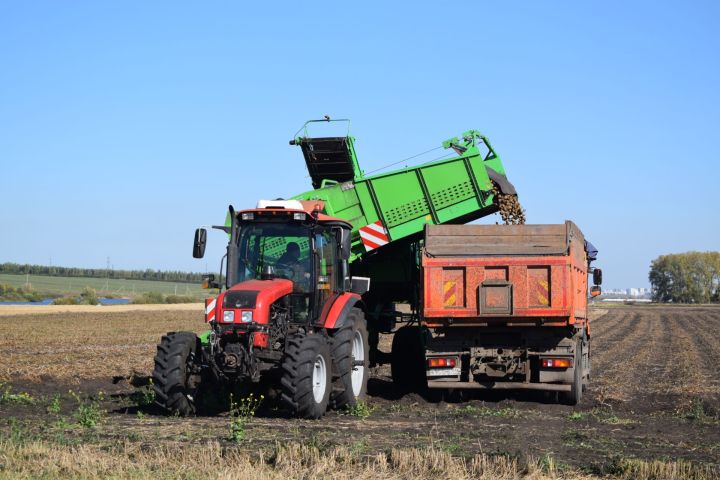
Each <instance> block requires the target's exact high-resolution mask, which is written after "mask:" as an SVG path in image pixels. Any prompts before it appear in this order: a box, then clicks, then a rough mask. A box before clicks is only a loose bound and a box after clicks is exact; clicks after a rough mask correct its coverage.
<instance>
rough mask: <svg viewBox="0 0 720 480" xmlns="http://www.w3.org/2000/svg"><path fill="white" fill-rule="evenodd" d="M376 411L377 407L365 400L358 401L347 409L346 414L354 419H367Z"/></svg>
mask: <svg viewBox="0 0 720 480" xmlns="http://www.w3.org/2000/svg"><path fill="white" fill-rule="evenodd" d="M374 411H375V407H373V406H371V405H370V404H368V403H367V402H365V401H363V400H358V401H357V402H356V403H355V405H348V406H346V407H345V413H346V414H347V415H351V416H353V417H358V418H367V417H369V416H370V415H372V413H373V412H374Z"/></svg>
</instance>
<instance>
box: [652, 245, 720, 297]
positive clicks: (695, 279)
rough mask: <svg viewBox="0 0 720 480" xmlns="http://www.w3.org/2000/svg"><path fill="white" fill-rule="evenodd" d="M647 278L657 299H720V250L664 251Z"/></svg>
mask: <svg viewBox="0 0 720 480" xmlns="http://www.w3.org/2000/svg"><path fill="white" fill-rule="evenodd" d="M648 278H649V280H650V283H651V285H652V288H653V300H654V301H656V302H672V303H710V302H720V252H687V253H675V254H670V255H661V256H659V257H658V258H656V259H655V260H653V261H652V263H651V264H650V273H649V275H648Z"/></svg>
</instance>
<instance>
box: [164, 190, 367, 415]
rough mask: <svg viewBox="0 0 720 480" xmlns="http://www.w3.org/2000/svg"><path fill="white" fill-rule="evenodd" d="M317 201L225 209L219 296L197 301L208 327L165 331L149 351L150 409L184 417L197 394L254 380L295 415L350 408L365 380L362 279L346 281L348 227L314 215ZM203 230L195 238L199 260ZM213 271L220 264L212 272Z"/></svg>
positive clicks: (360, 394) (199, 400)
mask: <svg viewBox="0 0 720 480" xmlns="http://www.w3.org/2000/svg"><path fill="white" fill-rule="evenodd" d="M321 210H322V204H321V202H320V203H318V202H306V201H297V200H289V201H284V200H283V201H279V200H278V201H261V202H259V203H258V206H257V208H255V209H252V210H242V211H240V212H235V211H234V210H233V208H232V207H230V213H229V218H230V222H229V226H223V227H213V228H218V229H221V230H224V231H225V232H226V233H227V234H229V237H230V240H229V243H228V246H227V255H226V268H225V279H224V280H225V281H224V287H225V290H224V291H222V286H220V282H217V283H216V282H215V278H214V277H212V276H210V277H209V278H208V284H209V286H210V287H213V288H219V289H220V291H221V293H220V294H219V295H218V296H217V298H215V299H211V300H207V301H206V312H205V319H206V321H207V322H208V324H209V326H210V330H209V331H208V332H206V333H205V334H203V335H200V336H197V335H195V334H194V333H191V332H177V333H176V332H171V333H168V334H167V335H165V336H164V337H163V338H162V340H161V342H160V344H159V345H158V347H157V355H156V356H155V369H154V371H153V381H154V388H155V396H156V402H157V403H158V404H159V405H160V406H162V407H164V408H165V409H167V410H168V411H169V412H171V413H176V414H180V415H190V414H193V413H195V412H196V410H197V408H198V406H199V405H200V404H201V403H202V397H203V395H208V393H212V392H213V391H215V390H216V389H218V388H220V387H222V386H226V387H228V386H229V387H232V386H233V385H238V384H242V383H245V382H247V383H257V382H259V381H260V380H261V379H262V378H266V379H270V380H271V381H276V382H278V381H279V386H280V388H281V391H282V393H281V396H280V398H281V401H282V403H283V404H284V405H285V406H286V407H287V408H288V409H289V410H290V411H291V412H292V413H293V414H294V415H296V416H299V417H303V418H319V417H321V416H322V415H323V414H324V413H325V411H326V410H327V408H328V407H332V408H342V407H345V406H352V405H355V404H356V402H358V401H359V400H360V399H362V398H364V396H365V394H366V390H367V380H368V334H367V325H366V321H365V315H364V313H363V309H364V305H363V303H362V300H361V297H360V296H361V295H362V294H363V293H365V292H366V291H367V290H368V288H369V283H370V281H369V279H366V278H357V277H355V278H351V277H350V274H349V267H348V260H349V258H350V231H351V225H350V224H349V223H348V222H347V221H345V220H341V219H337V218H333V217H329V216H327V215H324V214H322V213H320V211H321ZM206 239H207V231H206V230H205V229H203V228H200V229H198V230H197V231H196V232H195V244H194V248H193V256H194V257H195V258H202V257H203V255H204V252H205V245H206ZM221 270H222V267H221Z"/></svg>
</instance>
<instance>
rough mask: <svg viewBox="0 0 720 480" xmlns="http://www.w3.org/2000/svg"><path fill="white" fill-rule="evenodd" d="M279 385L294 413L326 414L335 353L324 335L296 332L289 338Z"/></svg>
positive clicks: (308, 414)
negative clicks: (295, 334)
mask: <svg viewBox="0 0 720 480" xmlns="http://www.w3.org/2000/svg"><path fill="white" fill-rule="evenodd" d="M280 385H281V387H282V394H281V396H280V399H281V401H282V403H283V404H284V405H285V406H286V407H287V408H288V410H290V412H292V414H293V415H295V416H297V417H300V418H320V417H322V416H323V415H324V414H325V411H326V410H327V407H328V403H329V401H330V390H331V389H332V356H331V355H330V345H329V344H328V341H327V338H326V337H325V336H324V335H321V334H311V335H297V336H295V337H293V338H290V339H289V340H288V341H287V345H286V348H285V354H284V356H283V359H282V378H281V379H280Z"/></svg>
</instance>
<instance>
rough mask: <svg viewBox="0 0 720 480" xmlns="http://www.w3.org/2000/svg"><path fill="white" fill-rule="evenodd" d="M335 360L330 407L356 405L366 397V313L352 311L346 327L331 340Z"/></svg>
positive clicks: (334, 334) (367, 375) (357, 310)
mask: <svg viewBox="0 0 720 480" xmlns="http://www.w3.org/2000/svg"><path fill="white" fill-rule="evenodd" d="M330 350H331V352H330V353H331V354H332V359H333V385H332V392H331V393H330V406H331V407H332V408H334V409H341V408H343V407H346V406H351V407H352V406H355V405H357V402H358V401H362V400H365V397H366V396H367V382H368V377H369V373H370V371H369V368H368V350H369V347H368V332H367V323H366V322H365V314H364V313H363V311H362V310H360V309H359V308H353V309H352V310H350V313H349V314H348V318H347V322H345V325H344V326H343V327H341V328H340V329H338V330H337V331H335V332H334V333H333V335H332V337H331V340H330Z"/></svg>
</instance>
